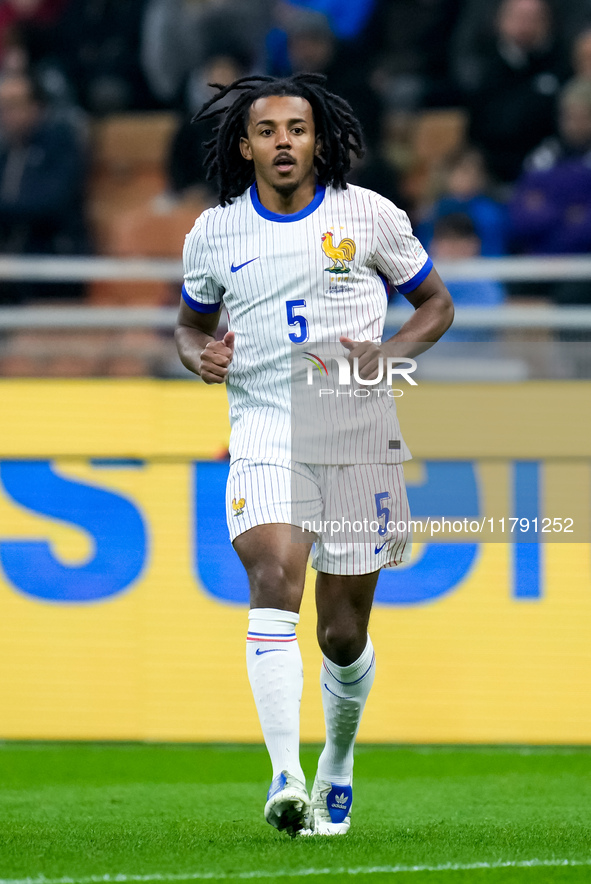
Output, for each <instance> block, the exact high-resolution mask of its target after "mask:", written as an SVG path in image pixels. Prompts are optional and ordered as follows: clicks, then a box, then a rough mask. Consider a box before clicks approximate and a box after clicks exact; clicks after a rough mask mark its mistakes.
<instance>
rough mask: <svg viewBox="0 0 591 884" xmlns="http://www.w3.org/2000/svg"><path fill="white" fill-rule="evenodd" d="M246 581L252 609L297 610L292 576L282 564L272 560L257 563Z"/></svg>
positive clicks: (295, 589)
mask: <svg viewBox="0 0 591 884" xmlns="http://www.w3.org/2000/svg"><path fill="white" fill-rule="evenodd" d="M248 579H249V583H250V599H251V605H253V607H256V608H281V609H283V610H290V611H291V610H294V611H295V610H298V609H299V601H297V587H296V586H295V584H294V581H293V575H291V574H290V573H289V569H288V568H287V567H286V566H285V565H284V564H283V563H282V562H280V561H277V560H272V559H271V560H267V561H265V562H259V563H257V565H256V566H254V567H253V568H251V569H249V572H248ZM294 605H295V607H294Z"/></svg>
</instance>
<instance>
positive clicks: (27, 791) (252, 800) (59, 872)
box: [0, 743, 591, 884]
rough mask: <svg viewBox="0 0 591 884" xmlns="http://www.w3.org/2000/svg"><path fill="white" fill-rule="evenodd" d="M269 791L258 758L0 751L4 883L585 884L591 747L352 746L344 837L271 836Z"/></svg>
mask: <svg viewBox="0 0 591 884" xmlns="http://www.w3.org/2000/svg"><path fill="white" fill-rule="evenodd" d="M317 757H318V748H317V747H305V748H304V750H303V764H304V769H305V770H306V772H307V774H308V776H309V777H310V781H311V778H312V777H313V775H314V771H315V764H316V760H317ZM269 780H270V766H269V762H268V759H267V757H266V753H265V751H264V749H263V748H262V747H259V746H193V745H159V744H146V745H144V744H141V745H138V744H93V743H89V744H80V743H76V744H67V743H0V884H6V882H8V881H10V882H14V881H18V882H25V881H31V882H39V884H41V881H45V882H47V884H51V882H53V884H57V882H63V884H66V882H68V884H78V882H88V884H90V882H91V881H93V880H94V881H96V882H97V884H98V882H99V881H100V882H105V881H106V882H109V881H111V882H115V881H118V882H120V884H127V882H130V884H131V882H134V881H137V882H140V881H144V882H150V881H154V882H163V884H164V882H168V881H170V882H183V881H201V880H203V881H224V882H233V881H259V880H260V881H281V880H283V879H285V880H287V881H298V880H300V879H301V880H302V881H307V882H327V881H329V880H330V881H333V882H335V881H338V882H339V884H340V882H342V881H355V882H358V884H370V882H371V884H383V882H386V881H392V882H395V884H426V882H429V884H458V882H470V884H480V882H487V884H488V882H490V884H501V882H502V884H506V882H532V884H538V882H546V881H550V882H562V881H564V882H583V881H585V882H589V881H591V749H584V748H580V749H556V750H553V749H546V748H544V749H542V748H540V749H535V748H534V749H530V750H526V749H515V748H503V747H499V748H486V747H482V748H458V747H376V746H359V747H358V750H357V756H356V765H355V797H354V804H353V815H352V826H351V831H350V832H349V834H348V835H347V836H345V837H341V838H308V839H304V838H302V839H296V840H293V841H292V840H290V839H289V838H288V837H286V836H284V835H280V834H279V833H278V832H276V831H275V830H274V829H272V828H271V827H269V826H268V825H267V824H266V823H265V822H264V819H263V814H262V810H263V805H264V801H265V795H266V790H267V787H268V784H269ZM532 861H536V862H535V863H532ZM454 867H455V868H454Z"/></svg>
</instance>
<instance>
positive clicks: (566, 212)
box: [509, 78, 591, 303]
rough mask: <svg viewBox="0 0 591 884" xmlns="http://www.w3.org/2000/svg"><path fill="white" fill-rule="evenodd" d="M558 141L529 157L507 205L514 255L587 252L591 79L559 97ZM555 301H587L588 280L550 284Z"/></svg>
mask: <svg viewBox="0 0 591 884" xmlns="http://www.w3.org/2000/svg"><path fill="white" fill-rule="evenodd" d="M558 119H559V122H558V129H559V134H558V137H555V138H550V139H547V140H545V141H543V142H542V144H541V145H540V146H539V147H538V149H537V150H536V151H534V153H533V154H532V155H531V156H530V157H529V158H528V160H527V162H526V166H525V171H524V173H523V175H522V176H521V178H520V179H519V180H518V182H517V184H516V186H515V190H514V193H513V198H512V200H511V203H510V205H509V211H510V220H511V226H512V232H513V236H514V244H515V248H516V250H517V251H519V252H521V253H523V254H528V255H560V254H566V255H574V254H583V253H587V252H591V79H585V78H577V79H574V80H571V81H570V82H569V83H568V84H567V85H566V86H565V87H564V89H563V90H562V93H561V96H560V112H559V118H558ZM549 294H550V295H551V297H553V298H554V300H556V301H557V302H560V303H591V287H590V286H589V283H588V282H584V283H578V282H565V283H560V284H558V285H555V286H552V289H551V291H550V292H549Z"/></svg>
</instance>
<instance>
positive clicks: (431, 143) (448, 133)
mask: <svg viewBox="0 0 591 884" xmlns="http://www.w3.org/2000/svg"><path fill="white" fill-rule="evenodd" d="M467 127H468V115H467V113H466V111H465V110H463V109H461V108H441V109H436V110H423V111H420V112H419V113H418V114H417V116H416V117H415V119H414V120H413V124H412V127H411V136H410V150H411V154H412V162H411V166H410V168H409V170H408V172H407V174H406V176H405V181H404V192H405V195H406V196H407V198H408V199H410V200H413V201H416V200H421V199H423V198H424V197H425V196H426V195H427V192H428V190H429V187H430V185H431V183H432V180H433V175H434V173H436V171H437V169H438V168H439V167H440V165H441V163H442V162H443V161H444V160H445V158H446V157H448V156H449V155H450V154H451V153H453V151H454V150H457V149H458V148H459V147H460V146H461V145H462V144H463V143H464V140H465V137H466V131H467Z"/></svg>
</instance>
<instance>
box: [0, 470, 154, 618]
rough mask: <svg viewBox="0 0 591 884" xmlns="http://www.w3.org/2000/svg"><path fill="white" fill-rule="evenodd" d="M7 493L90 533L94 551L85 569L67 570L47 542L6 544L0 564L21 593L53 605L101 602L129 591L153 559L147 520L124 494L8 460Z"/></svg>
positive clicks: (0, 473)
mask: <svg viewBox="0 0 591 884" xmlns="http://www.w3.org/2000/svg"><path fill="white" fill-rule="evenodd" d="M0 481H1V483H2V485H3V486H4V490H5V492H6V494H7V495H8V496H9V497H10V498H12V500H13V501H14V502H15V503H17V504H19V505H20V506H22V507H25V508H26V509H28V510H30V511H31V512H32V513H35V514H37V515H40V516H45V517H47V518H49V519H56V520H58V521H62V522H66V523H68V524H70V525H73V526H75V527H76V528H79V529H81V530H83V531H85V532H87V533H88V534H89V535H90V537H91V539H92V542H93V545H94V550H93V554H92V556H91V557H90V558H89V560H88V561H87V562H85V563H83V564H80V565H66V564H64V563H63V562H60V561H59V559H58V558H57V557H56V556H55V555H54V553H53V551H52V549H51V545H50V543H49V542H48V541H47V540H43V539H39V540H28V539H27V540H2V541H0V565H1V566H2V568H3V570H4V573H5V575H6V577H7V578H8V580H9V581H10V582H11V583H12V584H13V585H14V586H15V587H16V589H18V590H20V591H21V592H23V593H25V594H26V595H29V596H34V597H36V598H39V599H44V600H46V601H52V602H74V603H77V602H78V603H80V602H96V601H100V600H101V599H105V598H108V597H110V596H113V595H115V594H116V593H119V592H121V591H122V590H124V589H126V588H127V587H128V586H129V585H130V584H131V583H132V582H133V581H134V580H136V579H137V578H138V577H139V575H140V574H141V572H142V569H143V568H144V565H145V563H146V557H147V537H146V529H145V526H144V521H143V519H142V516H141V514H140V512H139V511H138V509H137V507H136V506H135V505H134V504H132V503H131V501H129V500H127V499H126V498H125V497H123V496H122V495H121V494H118V493H116V492H114V491H111V490H106V489H105V488H96V487H94V486H93V485H88V484H86V483H84V482H81V481H80V480H78V479H71V478H65V477H63V476H60V475H58V474H57V473H56V472H54V469H53V467H52V465H51V464H50V462H49V461H41V460H38V461H2V462H0Z"/></svg>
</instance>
